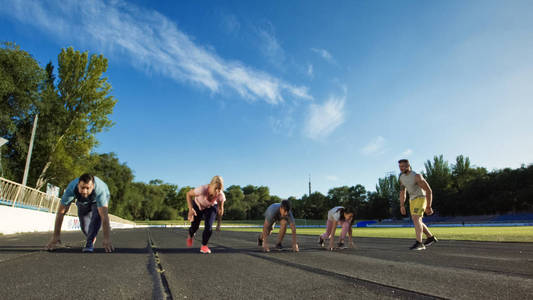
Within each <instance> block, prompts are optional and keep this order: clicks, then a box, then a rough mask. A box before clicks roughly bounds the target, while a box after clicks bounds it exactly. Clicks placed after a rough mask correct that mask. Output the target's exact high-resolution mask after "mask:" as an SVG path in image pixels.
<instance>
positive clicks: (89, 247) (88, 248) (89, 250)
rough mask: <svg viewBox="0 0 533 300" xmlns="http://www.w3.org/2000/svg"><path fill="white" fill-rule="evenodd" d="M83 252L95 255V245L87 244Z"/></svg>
mask: <svg viewBox="0 0 533 300" xmlns="http://www.w3.org/2000/svg"><path fill="white" fill-rule="evenodd" d="M81 251H82V252H83V253H93V252H94V244H93V243H91V242H87V243H86V244H85V247H83V249H81Z"/></svg>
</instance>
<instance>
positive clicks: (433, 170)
mask: <svg viewBox="0 0 533 300" xmlns="http://www.w3.org/2000/svg"><path fill="white" fill-rule="evenodd" d="M424 165H425V167H426V172H425V174H424V177H425V178H426V180H427V182H428V183H429V186H430V187H431V189H432V191H433V199H434V201H433V204H432V206H433V207H434V208H435V211H436V212H438V213H439V214H443V215H449V214H454V213H455V203H454V201H453V197H452V195H451V194H452V189H451V188H452V183H453V181H452V172H451V169H450V166H449V165H448V162H447V161H446V160H444V157H443V155H442V154H441V155H440V156H434V157H433V162H431V161H430V160H428V161H427V162H426V163H425V164H424Z"/></svg>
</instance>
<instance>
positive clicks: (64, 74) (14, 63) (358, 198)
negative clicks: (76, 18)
mask: <svg viewBox="0 0 533 300" xmlns="http://www.w3.org/2000/svg"><path fill="white" fill-rule="evenodd" d="M107 65H108V61H107V59H106V58H104V57H103V56H102V55H94V54H93V55H90V56H89V54H88V53H87V52H80V51H77V50H74V49H73V48H67V49H62V50H61V51H60V53H59V55H58V65H57V66H54V65H53V64H52V62H49V63H48V64H47V65H46V66H45V67H44V68H42V67H41V66H40V65H39V63H38V62H37V61H36V60H35V59H34V58H33V57H32V56H31V55H30V54H29V53H27V52H26V51H24V50H21V49H20V48H19V47H18V46H16V45H14V44H12V43H3V44H2V46H1V47H0V99H1V102H0V136H1V137H3V138H5V139H7V140H8V143H7V144H6V145H4V146H3V147H2V148H0V150H1V155H0V167H1V172H2V176H3V177H5V178H7V179H10V180H13V181H17V182H20V181H21V179H22V175H23V171H24V165H25V160H26V155H27V151H28V144H29V140H30V135H31V130H32V125H33V120H34V119H35V116H36V115H38V116H39V118H38V120H39V121H38V130H37V135H36V138H35V142H34V148H33V155H32V160H31V169H30V173H29V177H28V178H29V179H28V186H32V187H36V188H37V189H39V190H44V189H45V187H46V184H47V183H50V184H54V185H56V186H59V187H61V188H62V189H64V188H65V187H66V185H67V184H68V182H69V181H70V180H72V179H73V178H75V177H77V176H79V175H80V174H81V173H84V172H89V173H92V174H94V175H96V176H98V177H100V178H101V179H102V180H104V181H105V182H106V183H107V185H108V187H109V190H110V192H111V200H110V203H109V209H110V212H111V213H112V214H115V215H117V216H120V217H123V218H126V219H130V220H147V219H148V220H169V219H183V218H184V217H186V214H187V203H186V193H187V192H188V191H189V190H190V189H191V188H193V187H190V186H183V187H179V186H178V185H176V184H173V183H165V182H163V181H161V180H159V179H154V180H151V181H149V182H148V183H144V182H136V181H134V176H133V171H132V170H131V169H130V168H129V167H128V166H127V165H126V164H125V163H121V162H120V161H119V158H118V157H117V156H116V154H114V153H103V154H102V153H96V152H94V151H93V150H94V148H95V146H96V145H97V144H98V140H97V139H96V134H97V133H98V132H101V131H103V130H108V129H109V128H111V127H112V125H113V123H112V121H111V120H110V115H111V114H112V112H113V107H114V105H115V104H116V102H117V100H116V99H115V98H114V97H113V96H112V95H110V91H111V85H110V84H109V82H108V81H107V78H106V77H105V72H106V70H107ZM56 69H57V71H55V70H56ZM394 163H395V162H394ZM424 167H425V170H424V172H423V175H424V177H426V179H427V181H428V183H429V184H430V186H431V188H432V189H433V195H434V204H433V207H434V210H435V211H436V212H437V214H439V215H441V216H456V215H478V214H503V213H508V212H522V211H533V165H529V166H527V167H526V166H522V167H520V168H517V169H503V170H494V171H490V172H489V171H487V170H486V169H485V168H483V167H475V166H471V164H470V160H469V158H468V157H464V156H462V155H460V156H458V157H457V158H456V160H455V162H454V163H453V164H450V163H448V162H447V161H446V160H444V158H443V156H442V155H440V156H435V157H434V158H433V159H432V160H428V161H427V162H426V163H425V165H424ZM221 175H223V174H221ZM225 194H226V198H227V200H228V202H227V204H226V206H225V208H226V209H225V214H226V215H225V218H226V219H233V220H245V219H261V218H262V217H263V212H264V211H265V209H266V208H267V207H268V206H269V205H270V204H272V203H276V202H279V201H281V198H280V197H278V196H275V195H271V194H270V190H269V188H268V187H266V186H253V185H246V186H238V185H232V186H229V187H227V188H226V189H225ZM398 195H399V183H398V177H397V176H396V175H390V176H385V177H383V178H379V179H378V182H377V184H376V190H375V191H367V190H366V189H365V187H364V186H362V185H360V184H355V185H354V186H341V187H334V188H332V189H330V190H329V191H328V193H327V194H326V195H324V194H322V193H320V192H314V193H312V194H310V195H303V196H301V197H300V198H297V197H289V200H290V201H291V203H292V206H293V213H294V215H295V217H296V218H305V219H324V218H325V217H326V215H327V211H328V210H329V209H330V208H332V207H334V206H337V205H343V206H347V207H352V208H354V209H355V210H356V214H357V218H358V219H387V218H401V216H400V209H399V199H398Z"/></svg>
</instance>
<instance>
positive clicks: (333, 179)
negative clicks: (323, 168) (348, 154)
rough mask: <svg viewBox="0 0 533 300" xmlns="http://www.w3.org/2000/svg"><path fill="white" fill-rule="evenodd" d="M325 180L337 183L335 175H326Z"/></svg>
mask: <svg viewBox="0 0 533 300" xmlns="http://www.w3.org/2000/svg"><path fill="white" fill-rule="evenodd" d="M326 180H327V181H339V177H337V176H335V175H327V176H326Z"/></svg>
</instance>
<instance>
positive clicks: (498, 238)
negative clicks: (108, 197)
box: [136, 219, 533, 242]
mask: <svg viewBox="0 0 533 300" xmlns="http://www.w3.org/2000/svg"><path fill="white" fill-rule="evenodd" d="M263 222H264V221H263V220H238V221H231V220H223V221H222V224H223V225H234V226H237V225H239V226H246V225H263ZM136 223H137V224H141V225H189V224H190V223H189V222H188V221H184V220H163V221H136ZM300 225H325V221H324V220H302V219H297V220H296V226H300ZM222 230H225V231H245V232H260V231H261V230H262V229H261V228H222ZM277 231H278V229H277V226H276V229H275V230H274V233H277ZM324 231H325V228H298V229H297V232H298V234H305V235H319V234H322V233H324ZM430 231H431V232H432V233H433V234H435V236H437V237H438V238H439V239H441V240H466V241H485V242H487V241H491V242H533V226H513V227H430ZM289 232H290V230H289ZM414 232H415V231H414V228H354V229H353V236H354V237H356V238H357V237H374V238H408V239H412V238H414ZM336 233H337V235H339V234H340V228H338V229H337V231H336Z"/></svg>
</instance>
